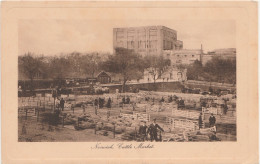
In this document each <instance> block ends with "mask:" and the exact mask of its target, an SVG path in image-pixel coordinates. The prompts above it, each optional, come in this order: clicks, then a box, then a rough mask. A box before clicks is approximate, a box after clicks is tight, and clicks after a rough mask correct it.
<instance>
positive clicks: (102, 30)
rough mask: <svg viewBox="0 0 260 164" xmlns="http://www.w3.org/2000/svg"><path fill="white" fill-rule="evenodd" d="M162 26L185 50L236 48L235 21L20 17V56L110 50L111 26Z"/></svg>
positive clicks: (111, 47)
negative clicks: (175, 33)
mask: <svg viewBox="0 0 260 164" xmlns="http://www.w3.org/2000/svg"><path fill="white" fill-rule="evenodd" d="M149 25H151V26H153V25H163V26H166V27H169V28H171V29H174V30H176V31H177V39H178V40H182V41H183V48H184V49H200V46H201V44H202V45H203V50H204V51H205V52H207V51H210V50H214V49H219V48H236V38H235V36H236V31H235V29H236V27H235V22H234V21H229V20H220V21H209V20H207V21H203V20H196V21H195V20H190V21H188V20H185V21H182V20H93V19H92V20H77V19H73V20H64V19H63V20H54V19H45V20H44V19H43V20H40V19H39V20H21V21H19V25H18V35H19V55H23V54H25V53H27V52H33V53H35V54H43V55H58V54H66V53H70V52H74V51H77V52H82V53H83V52H110V53H112V52H113V28H117V27H137V26H149Z"/></svg>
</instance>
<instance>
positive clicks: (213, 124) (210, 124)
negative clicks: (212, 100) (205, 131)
mask: <svg viewBox="0 0 260 164" xmlns="http://www.w3.org/2000/svg"><path fill="white" fill-rule="evenodd" d="M215 123H216V118H215V116H213V113H211V116H210V117H209V127H210V128H211V127H213V126H215Z"/></svg>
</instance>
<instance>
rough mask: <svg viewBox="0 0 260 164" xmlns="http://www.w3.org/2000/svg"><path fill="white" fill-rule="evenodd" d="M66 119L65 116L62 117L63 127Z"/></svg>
mask: <svg viewBox="0 0 260 164" xmlns="http://www.w3.org/2000/svg"><path fill="white" fill-rule="evenodd" d="M64 117H65V116H62V127H64Z"/></svg>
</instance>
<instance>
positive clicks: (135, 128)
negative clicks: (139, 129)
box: [135, 127, 136, 140]
mask: <svg viewBox="0 0 260 164" xmlns="http://www.w3.org/2000/svg"><path fill="white" fill-rule="evenodd" d="M135 140H136V127H135Z"/></svg>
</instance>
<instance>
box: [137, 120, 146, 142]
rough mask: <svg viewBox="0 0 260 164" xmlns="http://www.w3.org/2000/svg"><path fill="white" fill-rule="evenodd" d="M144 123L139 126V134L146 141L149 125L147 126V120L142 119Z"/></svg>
mask: <svg viewBox="0 0 260 164" xmlns="http://www.w3.org/2000/svg"><path fill="white" fill-rule="evenodd" d="M142 123H143V124H142V125H141V126H140V127H139V135H140V137H141V140H142V141H145V140H146V138H147V126H146V122H145V121H142Z"/></svg>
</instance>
